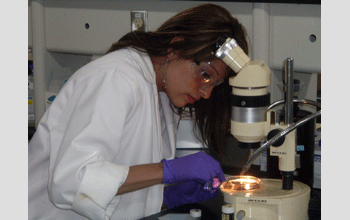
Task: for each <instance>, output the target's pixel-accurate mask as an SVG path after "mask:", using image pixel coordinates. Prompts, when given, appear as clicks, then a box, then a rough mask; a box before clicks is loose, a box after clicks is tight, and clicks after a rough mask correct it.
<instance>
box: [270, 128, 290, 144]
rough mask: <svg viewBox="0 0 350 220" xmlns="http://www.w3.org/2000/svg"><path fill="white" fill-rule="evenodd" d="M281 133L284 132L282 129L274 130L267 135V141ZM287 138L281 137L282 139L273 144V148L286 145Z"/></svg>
mask: <svg viewBox="0 0 350 220" xmlns="http://www.w3.org/2000/svg"><path fill="white" fill-rule="evenodd" d="M281 131H283V130H282V129H274V130H271V131H270V132H269V133H268V134H267V140H270V139H272V138H273V137H274V136H275V135H277V134H278V133H280V132H281ZM285 139H286V138H285V136H283V137H281V138H280V139H278V140H277V141H276V142H275V143H273V144H272V146H274V147H279V146H281V145H282V144H283V143H284V140H285Z"/></svg>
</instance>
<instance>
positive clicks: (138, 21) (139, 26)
mask: <svg viewBox="0 0 350 220" xmlns="http://www.w3.org/2000/svg"><path fill="white" fill-rule="evenodd" d="M131 31H147V11H132V12H131Z"/></svg>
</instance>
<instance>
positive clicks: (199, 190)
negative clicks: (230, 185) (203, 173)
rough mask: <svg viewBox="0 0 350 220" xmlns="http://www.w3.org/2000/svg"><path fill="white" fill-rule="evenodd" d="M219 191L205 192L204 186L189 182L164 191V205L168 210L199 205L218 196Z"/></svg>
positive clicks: (172, 186) (169, 187)
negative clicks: (190, 204)
mask: <svg viewBox="0 0 350 220" xmlns="http://www.w3.org/2000/svg"><path fill="white" fill-rule="evenodd" d="M217 190H218V189H216V190H211V191H204V190H203V184H200V183H199V182H197V181H188V182H183V183H180V184H176V185H171V186H168V187H166V188H165V190H164V203H165V205H166V207H167V208H168V209H172V208H174V207H176V206H179V205H184V204H189V203H199V202H204V201H206V200H209V199H212V198H215V197H217V196H218V192H217Z"/></svg>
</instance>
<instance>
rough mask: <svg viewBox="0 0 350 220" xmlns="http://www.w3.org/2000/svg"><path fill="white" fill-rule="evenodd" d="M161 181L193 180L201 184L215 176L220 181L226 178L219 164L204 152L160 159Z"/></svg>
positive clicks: (171, 182) (170, 182)
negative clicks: (171, 158)
mask: <svg viewBox="0 0 350 220" xmlns="http://www.w3.org/2000/svg"><path fill="white" fill-rule="evenodd" d="M162 162H163V183H168V184H173V183H177V182H187V181H192V180H195V181H197V182H199V183H201V184H205V183H207V182H208V181H212V180H213V179H214V178H215V177H217V178H218V179H219V180H220V181H221V182H225V181H226V178H225V175H224V173H223V171H222V169H221V166H220V164H219V163H218V162H217V161H216V160H215V159H213V158H212V157H211V156H209V155H207V154H206V153H204V152H199V153H196V154H191V155H188V156H185V157H180V158H177V159H174V160H165V159H163V160H162Z"/></svg>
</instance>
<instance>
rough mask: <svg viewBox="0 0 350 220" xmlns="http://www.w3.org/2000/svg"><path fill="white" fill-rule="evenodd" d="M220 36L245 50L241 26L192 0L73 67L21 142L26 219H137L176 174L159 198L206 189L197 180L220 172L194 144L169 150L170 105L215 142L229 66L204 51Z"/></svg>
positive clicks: (222, 130)
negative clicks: (181, 151) (25, 152)
mask: <svg viewBox="0 0 350 220" xmlns="http://www.w3.org/2000/svg"><path fill="white" fill-rule="evenodd" d="M222 36H229V37H231V38H235V39H236V41H237V42H238V44H239V45H240V46H241V47H242V48H243V50H244V51H245V52H246V53H248V49H247V48H248V46H247V42H246V33H245V30H244V28H243V26H242V25H241V24H240V23H239V22H238V21H237V20H236V19H235V18H233V17H232V16H231V15H230V13H229V12H228V11H227V10H226V9H224V8H222V7H220V6H217V5H213V4H204V5H200V6H197V7H194V8H190V9H187V10H184V11H183V12H180V13H179V14H177V15H175V16H174V17H172V18H170V19H169V20H168V21H167V22H165V23H164V24H163V25H162V26H161V27H160V28H159V29H158V30H157V31H155V32H147V33H145V32H131V33H129V34H127V35H125V36H124V37H122V38H121V39H120V40H119V41H118V42H117V43H115V44H114V45H112V47H111V48H110V50H109V51H108V53H107V54H106V55H105V56H103V57H101V58H100V59H97V60H95V61H93V62H91V63H89V64H87V65H86V66H84V67H82V68H81V69H80V70H78V71H77V72H76V73H75V74H73V76H72V77H71V78H70V79H69V80H68V82H67V83H66V84H65V86H64V87H63V88H62V90H61V91H60V93H59V94H58V96H57V97H56V99H55V101H54V102H53V103H52V105H51V107H50V108H49V109H48V110H47V111H46V112H45V114H44V116H43V117H42V119H41V121H40V123H39V125H38V127H37V131H36V133H35V135H34V137H33V139H32V141H31V142H30V144H29V207H28V208H29V219H86V218H89V219H139V218H142V217H144V216H148V215H151V214H154V213H157V212H159V211H160V209H161V205H162V201H163V190H164V183H165V184H173V183H180V182H181V183H183V184H182V185H180V186H177V187H176V188H174V187H169V188H168V189H167V191H166V192H165V194H164V201H165V204H167V205H168V207H173V206H177V205H181V204H184V203H189V202H200V201H203V200H206V199H209V198H212V197H213V196H215V193H213V192H206V191H203V185H205V184H206V183H207V182H208V181H212V180H213V179H214V178H218V179H220V180H221V181H225V177H224V175H223V172H222V170H221V167H220V165H219V163H217V162H216V161H215V160H214V159H213V158H211V157H210V156H208V155H206V154H204V153H198V154H194V155H189V156H187V157H183V158H177V159H173V158H174V155H175V128H176V124H177V122H176V120H174V113H177V114H178V115H180V116H181V114H184V113H185V110H184V109H186V110H188V111H189V113H190V114H192V115H193V116H194V117H195V120H196V125H197V127H198V129H199V131H200V134H201V138H202V139H203V141H204V142H205V143H206V144H207V145H208V146H209V148H210V149H211V150H212V151H213V152H221V149H220V146H222V145H223V141H224V138H225V137H226V135H227V134H229V120H228V119H229V118H230V107H229V104H228V96H229V90H230V88H229V86H228V77H229V76H232V75H233V74H234V73H233V72H232V71H231V70H230V69H229V68H228V67H227V66H226V65H225V64H224V63H223V62H222V61H221V60H218V59H216V58H215V57H214V56H213V55H212V53H211V52H212V48H213V44H214V43H215V41H216V40H217V39H218V38H219V37H222ZM185 107H186V108H185ZM179 187H180V191H179ZM178 192H186V193H178Z"/></svg>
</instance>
